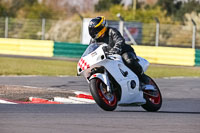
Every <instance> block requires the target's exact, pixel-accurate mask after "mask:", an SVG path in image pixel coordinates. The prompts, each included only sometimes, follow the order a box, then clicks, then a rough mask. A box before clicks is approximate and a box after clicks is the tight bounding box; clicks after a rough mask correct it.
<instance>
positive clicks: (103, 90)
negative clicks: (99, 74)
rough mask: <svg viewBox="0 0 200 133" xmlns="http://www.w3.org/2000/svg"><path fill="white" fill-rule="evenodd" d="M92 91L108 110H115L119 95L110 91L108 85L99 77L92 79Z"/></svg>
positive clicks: (101, 104)
mask: <svg viewBox="0 0 200 133" xmlns="http://www.w3.org/2000/svg"><path fill="white" fill-rule="evenodd" d="M90 92H91V94H92V96H93V98H94V100H95V102H96V103H97V104H98V105H99V106H100V107H101V108H102V109H104V110H106V111H113V110H115V109H116V107H117V97H116V94H115V93H114V92H108V91H107V86H106V85H105V84H104V82H102V80H100V79H98V78H94V79H91V80H90Z"/></svg>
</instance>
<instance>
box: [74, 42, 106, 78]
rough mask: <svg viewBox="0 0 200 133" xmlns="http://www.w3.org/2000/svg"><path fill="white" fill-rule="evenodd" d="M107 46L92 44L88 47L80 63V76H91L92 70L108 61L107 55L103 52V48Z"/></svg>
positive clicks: (78, 69) (78, 68)
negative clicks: (99, 63) (102, 62)
mask: <svg viewBox="0 0 200 133" xmlns="http://www.w3.org/2000/svg"><path fill="white" fill-rule="evenodd" d="M105 45H106V44H101V45H99V44H90V45H89V46H88V48H87V49H86V50H85V52H84V53H83V55H82V57H81V59H80V60H79V62H78V65H77V72H78V75H83V76H84V77H88V76H89V75H90V72H91V69H92V68H94V67H96V66H98V62H101V61H103V60H105V59H106V56H105V53H104V51H103V46H105Z"/></svg>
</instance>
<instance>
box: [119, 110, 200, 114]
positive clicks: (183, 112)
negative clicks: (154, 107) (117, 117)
mask: <svg viewBox="0 0 200 133" xmlns="http://www.w3.org/2000/svg"><path fill="white" fill-rule="evenodd" d="M116 112H137V113H144V112H145V113H165V114H200V112H190V111H188V112H187V111H158V112H147V111H135V110H117V111H116Z"/></svg>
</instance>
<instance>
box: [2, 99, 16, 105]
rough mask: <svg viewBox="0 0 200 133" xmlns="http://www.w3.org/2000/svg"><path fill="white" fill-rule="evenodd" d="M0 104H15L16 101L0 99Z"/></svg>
mask: <svg viewBox="0 0 200 133" xmlns="http://www.w3.org/2000/svg"><path fill="white" fill-rule="evenodd" d="M0 104H17V103H14V102H9V101H6V100H2V99H0Z"/></svg>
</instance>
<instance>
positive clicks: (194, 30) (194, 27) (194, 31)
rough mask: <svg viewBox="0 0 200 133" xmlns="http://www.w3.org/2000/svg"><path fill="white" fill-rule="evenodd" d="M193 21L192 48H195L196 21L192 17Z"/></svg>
mask: <svg viewBox="0 0 200 133" xmlns="http://www.w3.org/2000/svg"><path fill="white" fill-rule="evenodd" d="M192 23H193V30H192V31H193V34H192V48H193V49H195V43H196V29H197V28H196V27H197V25H196V22H195V21H194V20H193V19H192Z"/></svg>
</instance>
